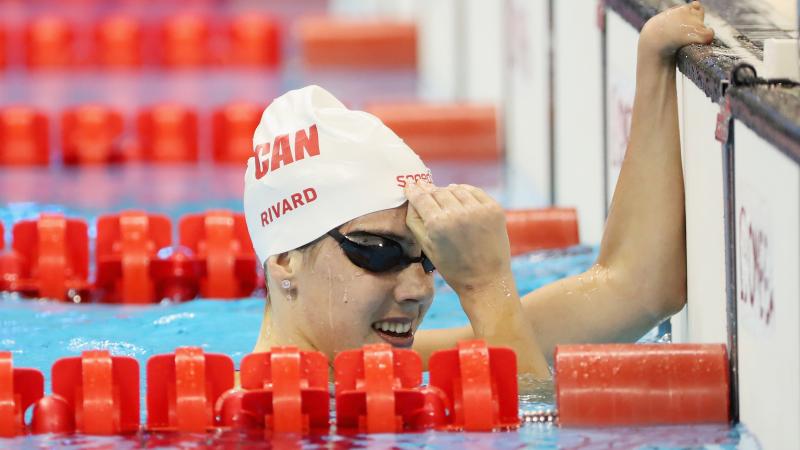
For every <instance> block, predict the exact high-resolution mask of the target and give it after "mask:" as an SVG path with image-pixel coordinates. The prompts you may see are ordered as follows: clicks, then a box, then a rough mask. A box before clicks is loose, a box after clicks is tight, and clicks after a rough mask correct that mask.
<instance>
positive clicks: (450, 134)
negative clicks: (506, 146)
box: [365, 103, 502, 161]
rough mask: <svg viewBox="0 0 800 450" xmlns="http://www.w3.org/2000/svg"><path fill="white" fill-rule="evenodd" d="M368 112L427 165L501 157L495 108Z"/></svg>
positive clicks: (403, 106) (420, 106) (409, 107)
mask: <svg viewBox="0 0 800 450" xmlns="http://www.w3.org/2000/svg"><path fill="white" fill-rule="evenodd" d="M365 109H366V111H367V112H369V113H371V114H374V115H375V116H377V117H378V118H379V119H381V121H383V123H385V124H386V126H388V127H389V128H391V129H392V131H394V132H395V133H397V135H398V136H400V137H401V138H402V139H403V140H404V141H405V142H406V144H408V145H409V146H410V147H411V148H412V149H414V151H415V152H416V153H417V154H418V155H419V156H420V158H422V159H424V160H426V161H436V160H451V161H452V160H455V161H486V160H497V159H498V158H500V156H501V153H502V152H501V147H500V135H499V134H498V127H497V113H496V111H495V108H494V106H491V105H472V104H433V103H376V104H372V105H368V106H367V107H366V108H365Z"/></svg>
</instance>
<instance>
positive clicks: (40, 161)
mask: <svg viewBox="0 0 800 450" xmlns="http://www.w3.org/2000/svg"><path fill="white" fill-rule="evenodd" d="M49 161H50V144H49V139H48V129H47V117H46V116H45V115H44V114H42V113H41V112H38V111H36V110H35V109H33V108H30V107H27V106H9V107H5V108H2V109H0V165H2V166H23V165H24V166H34V165H40V166H46V165H47V164H48V163H49Z"/></svg>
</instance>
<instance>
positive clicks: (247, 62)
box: [226, 13, 281, 67]
mask: <svg viewBox="0 0 800 450" xmlns="http://www.w3.org/2000/svg"><path fill="white" fill-rule="evenodd" d="M280 48H281V43H280V33H279V29H278V24H277V23H276V22H275V21H274V20H273V19H272V18H270V17H266V16H263V15H259V14H257V13H246V14H241V15H239V16H237V17H234V18H233V20H231V22H230V23H229V24H228V52H227V57H226V62H227V63H228V64H231V65H238V66H252V67H277V66H278V64H279V63H280V57H281V54H280Z"/></svg>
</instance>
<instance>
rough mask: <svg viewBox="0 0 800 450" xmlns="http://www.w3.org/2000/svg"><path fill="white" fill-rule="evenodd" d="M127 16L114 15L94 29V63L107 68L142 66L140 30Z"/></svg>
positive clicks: (134, 20)
mask: <svg viewBox="0 0 800 450" xmlns="http://www.w3.org/2000/svg"><path fill="white" fill-rule="evenodd" d="M141 28H142V27H141V25H140V24H139V22H138V21H137V20H136V19H135V18H133V17H128V16H121V15H115V16H110V17H107V18H105V19H103V20H102V21H100V22H99V23H98V24H97V25H95V28H94V44H95V47H94V57H93V60H94V63H95V64H97V65H99V66H102V67H109V68H138V67H140V66H141V65H142V29H141Z"/></svg>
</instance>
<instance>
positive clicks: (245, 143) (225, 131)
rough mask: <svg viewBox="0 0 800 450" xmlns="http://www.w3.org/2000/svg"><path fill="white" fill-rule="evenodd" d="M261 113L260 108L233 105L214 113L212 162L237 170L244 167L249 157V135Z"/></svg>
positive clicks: (247, 105) (242, 104) (243, 104)
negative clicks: (238, 167) (224, 164)
mask: <svg viewBox="0 0 800 450" xmlns="http://www.w3.org/2000/svg"><path fill="white" fill-rule="evenodd" d="M263 110H264V108H263V107H262V106H261V105H257V104H253V103H243V102H236V103H230V104H227V105H225V106H223V107H221V108H219V109H217V110H216V111H214V116H213V119H212V132H213V136H212V140H213V143H214V149H213V157H214V161H216V162H221V163H230V164H239V165H241V166H244V165H245V164H246V163H247V159H248V158H250V157H251V156H253V132H254V131H255V129H256V127H257V126H258V123H259V121H260V120H261V113H262V111H263Z"/></svg>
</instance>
